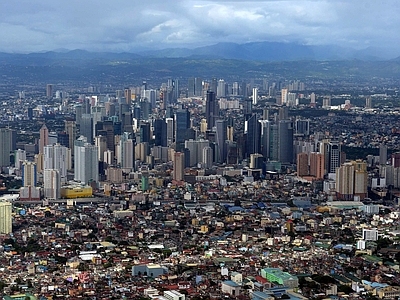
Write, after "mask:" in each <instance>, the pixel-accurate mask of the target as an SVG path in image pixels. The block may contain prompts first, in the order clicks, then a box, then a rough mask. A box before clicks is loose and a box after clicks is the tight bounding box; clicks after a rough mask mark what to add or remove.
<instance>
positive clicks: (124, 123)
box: [121, 111, 133, 133]
mask: <svg viewBox="0 0 400 300" xmlns="http://www.w3.org/2000/svg"><path fill="white" fill-rule="evenodd" d="M121 131H122V132H129V133H133V116H132V113H131V112H130V111H127V112H123V113H122V115H121Z"/></svg>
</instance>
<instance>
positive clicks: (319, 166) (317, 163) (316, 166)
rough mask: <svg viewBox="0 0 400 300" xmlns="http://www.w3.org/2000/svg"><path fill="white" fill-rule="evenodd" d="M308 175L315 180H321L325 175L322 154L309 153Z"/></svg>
mask: <svg viewBox="0 0 400 300" xmlns="http://www.w3.org/2000/svg"><path fill="white" fill-rule="evenodd" d="M310 175H311V176H313V177H315V179H317V180H319V179H323V178H324V175H325V157H324V155H323V154H322V153H317V152H311V153H310Z"/></svg>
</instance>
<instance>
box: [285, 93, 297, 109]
mask: <svg viewBox="0 0 400 300" xmlns="http://www.w3.org/2000/svg"><path fill="white" fill-rule="evenodd" d="M297 102H298V101H297V94H296V93H288V94H287V103H286V105H287V106H289V107H294V106H296V105H297V104H298V103H297Z"/></svg>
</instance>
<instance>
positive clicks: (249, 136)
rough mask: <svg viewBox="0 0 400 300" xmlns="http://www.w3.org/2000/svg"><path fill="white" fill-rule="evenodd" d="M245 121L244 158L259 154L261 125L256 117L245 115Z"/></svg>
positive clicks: (254, 115)
mask: <svg viewBox="0 0 400 300" xmlns="http://www.w3.org/2000/svg"><path fill="white" fill-rule="evenodd" d="M246 118H247V120H246V121H245V126H244V130H245V132H244V133H245V134H246V157H250V154H253V153H260V150H261V145H260V142H261V124H260V122H258V120H257V115H256V114H253V115H247V116H246Z"/></svg>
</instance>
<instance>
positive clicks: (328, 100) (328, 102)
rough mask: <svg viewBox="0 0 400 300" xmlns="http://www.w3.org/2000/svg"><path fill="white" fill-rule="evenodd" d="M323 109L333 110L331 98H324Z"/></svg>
mask: <svg viewBox="0 0 400 300" xmlns="http://www.w3.org/2000/svg"><path fill="white" fill-rule="evenodd" d="M322 108H331V96H324V98H323V99H322Z"/></svg>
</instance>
